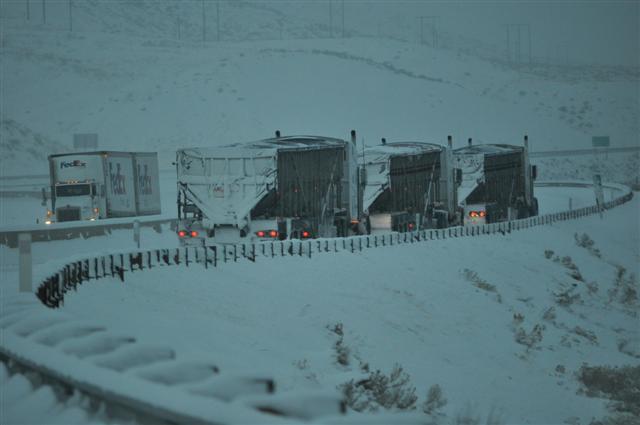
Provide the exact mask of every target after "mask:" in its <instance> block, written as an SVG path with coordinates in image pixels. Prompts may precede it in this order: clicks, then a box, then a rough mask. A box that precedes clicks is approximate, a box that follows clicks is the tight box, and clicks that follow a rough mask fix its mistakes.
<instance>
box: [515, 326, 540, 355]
mask: <svg viewBox="0 0 640 425" xmlns="http://www.w3.org/2000/svg"><path fill="white" fill-rule="evenodd" d="M544 329H545V327H544V325H540V324H536V325H534V326H533V328H532V329H531V332H528V333H527V331H525V330H524V328H522V327H519V328H517V329H516V331H515V340H516V342H517V343H518V344H521V345H524V346H526V347H527V348H528V349H531V348H533V347H535V346H536V345H537V344H539V343H540V342H542V332H543V331H544Z"/></svg>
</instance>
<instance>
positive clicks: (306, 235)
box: [302, 230, 311, 238]
mask: <svg viewBox="0 0 640 425" xmlns="http://www.w3.org/2000/svg"><path fill="white" fill-rule="evenodd" d="M309 236H311V233H309V232H307V231H306V230H303V231H302V237H303V238H308V237H309Z"/></svg>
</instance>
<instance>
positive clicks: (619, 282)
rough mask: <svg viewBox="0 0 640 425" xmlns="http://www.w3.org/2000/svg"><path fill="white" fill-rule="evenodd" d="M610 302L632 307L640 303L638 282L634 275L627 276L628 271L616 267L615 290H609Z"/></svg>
mask: <svg viewBox="0 0 640 425" xmlns="http://www.w3.org/2000/svg"><path fill="white" fill-rule="evenodd" d="M609 301H610V302H612V301H618V302H620V303H621V304H624V305H626V306H632V305H635V304H636V301H638V281H637V280H636V277H635V275H634V274H633V273H631V274H630V275H627V269H625V268H624V267H622V266H616V277H615V280H614V282H613V288H612V289H610V290H609Z"/></svg>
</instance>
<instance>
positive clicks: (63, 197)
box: [45, 181, 105, 224]
mask: <svg viewBox="0 0 640 425" xmlns="http://www.w3.org/2000/svg"><path fill="white" fill-rule="evenodd" d="M99 187H100V185H99V184H96V183H95V182H92V181H84V182H56V183H55V184H54V186H53V188H52V190H53V196H52V200H54V202H55V206H54V207H53V210H54V211H55V218H54V216H53V213H52V212H51V211H47V219H46V220H45V222H46V223H47V224H51V222H52V221H54V220H55V221H73V220H96V219H98V218H100V211H104V209H105V207H104V205H103V204H104V201H103V200H102V198H101V197H100V196H99V192H98V191H99ZM101 204H102V205H101Z"/></svg>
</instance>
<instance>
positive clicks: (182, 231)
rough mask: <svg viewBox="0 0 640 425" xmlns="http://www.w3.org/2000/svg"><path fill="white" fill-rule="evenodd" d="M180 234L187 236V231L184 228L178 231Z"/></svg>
mask: <svg viewBox="0 0 640 425" xmlns="http://www.w3.org/2000/svg"><path fill="white" fill-rule="evenodd" d="M178 236H179V237H181V238H184V237H185V236H187V232H185V231H184V230H180V231H178Z"/></svg>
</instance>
